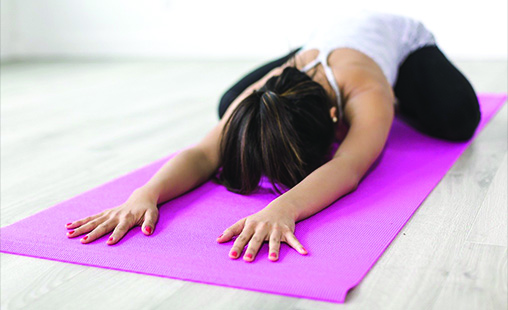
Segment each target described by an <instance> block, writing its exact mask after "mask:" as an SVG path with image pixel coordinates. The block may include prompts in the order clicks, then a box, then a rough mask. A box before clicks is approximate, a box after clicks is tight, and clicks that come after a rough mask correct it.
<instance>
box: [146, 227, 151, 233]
mask: <svg viewBox="0 0 508 310" xmlns="http://www.w3.org/2000/svg"><path fill="white" fill-rule="evenodd" d="M145 230H146V231H147V232H148V233H149V234H151V233H152V228H151V227H150V226H146V227H145Z"/></svg>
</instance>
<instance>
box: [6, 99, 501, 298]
mask: <svg viewBox="0 0 508 310" xmlns="http://www.w3.org/2000/svg"><path fill="white" fill-rule="evenodd" d="M479 98H480V104H481V109H482V121H481V123H480V126H479V128H478V129H477V132H476V135H477V134H478V133H479V132H480V131H481V130H482V128H483V127H484V126H485V124H486V123H487V122H488V121H489V119H490V118H491V117H492V116H493V115H494V114H495V112H496V111H497V110H498V109H499V108H500V107H501V106H502V104H503V103H504V102H505V100H506V95H499V94H483V95H481V96H479ZM473 139H474V138H473ZM471 141H472V140H471ZM471 141H469V142H464V143H455V142H447V141H442V140H438V139H435V138H431V137H428V136H425V135H423V134H421V133H419V132H417V131H416V130H414V129H413V128H411V127H409V126H408V125H406V124H405V123H403V122H401V121H400V120H398V119H395V121H394V123H393V127H392V130H391V132H390V136H389V139H388V141H387V144H386V147H385V150H384V152H383V154H382V155H381V157H380V159H379V161H378V163H377V165H375V167H374V168H373V169H371V171H370V172H369V174H368V175H367V176H366V177H365V178H364V179H363V181H362V182H361V183H360V185H359V186H358V188H357V190H356V191H355V192H353V193H351V194H349V195H347V196H345V197H344V198H341V199H339V200H337V201H336V202H334V203H333V204H332V205H331V206H329V207H328V208H326V209H324V210H323V211H321V212H319V213H317V214H316V215H314V216H312V217H310V218H308V219H305V220H303V221H301V222H299V223H297V224H296V231H295V235H296V236H297V238H298V239H299V240H300V241H301V242H302V244H303V245H304V246H305V248H306V249H307V251H308V252H309V254H308V255H305V256H303V255H301V254H299V253H297V252H296V251H295V250H294V249H292V248H291V247H289V246H288V245H287V244H285V243H282V244H281V251H280V258H279V261H278V262H275V263H274V262H271V261H269V260H268V259H267V252H268V243H266V242H265V244H264V245H263V247H262V248H261V249H260V251H259V253H258V255H257V257H256V259H255V261H254V262H252V263H247V262H245V261H243V260H242V259H241V258H240V259H237V260H232V259H230V258H228V253H229V250H230V249H231V246H232V244H233V241H230V242H227V243H223V244H219V243H217V242H216V238H217V236H219V235H220V234H221V233H222V231H223V230H224V229H226V228H227V227H229V226H231V225H232V224H233V223H235V222H236V221H238V220H239V219H240V218H242V217H245V216H248V215H250V214H252V213H255V212H257V211H258V210H260V209H262V208H264V207H265V206H266V205H267V204H268V203H269V202H270V201H271V200H273V199H274V198H275V197H276V195H275V194H274V193H273V191H271V189H270V187H269V185H267V184H266V183H265V184H264V186H265V190H263V191H262V192H260V193H258V194H254V195H251V196H242V195H238V194H234V193H231V192H228V191H227V190H226V189H225V188H224V187H222V186H219V185H216V184H214V183H212V182H211V181H209V182H206V183H204V184H203V185H202V186H200V187H198V188H196V189H195V190H193V191H191V192H189V193H187V194H185V195H183V196H181V197H178V198H176V199H174V200H172V201H170V202H167V203H166V204H163V205H161V206H160V219H159V222H158V224H157V227H156V229H155V232H154V234H153V235H151V236H149V237H147V236H145V235H144V234H143V233H142V232H141V231H140V228H139V227H136V228H134V229H132V230H130V231H129V232H128V233H127V234H126V236H125V237H124V238H123V239H122V240H121V241H120V242H119V243H117V244H116V245H114V246H108V245H107V244H106V243H105V242H106V240H107V238H108V237H109V235H110V234H107V235H105V236H103V237H102V238H101V239H98V240H95V241H94V242H92V243H89V244H81V243H80V242H79V239H80V238H74V239H69V238H67V236H66V232H67V230H66V229H65V227H64V226H65V224H66V223H67V222H69V221H72V220H77V219H80V218H83V217H85V216H88V215H92V214H95V213H98V212H100V211H102V210H104V209H106V208H111V207H113V206H116V205H118V204H121V203H122V202H124V201H125V200H126V199H127V198H128V197H129V195H130V194H131V192H132V191H133V190H134V189H136V188H138V187H139V186H141V185H143V184H144V183H145V182H146V181H148V180H149V179H150V177H151V176H152V175H153V174H154V173H155V172H156V171H157V170H158V169H159V168H160V167H161V166H162V165H163V164H164V163H165V162H166V161H167V160H168V159H169V158H170V157H172V156H174V155H175V154H176V153H174V154H171V155H168V156H166V157H164V158H161V159H159V160H157V161H156V162H153V163H151V164H148V165H146V166H144V167H141V168H139V169H137V170H135V171H132V172H130V173H128V174H126V175H124V176H121V177H119V178H117V179H114V180H112V181H110V182H108V183H105V184H103V185H101V186H99V187H96V188H93V189H91V190H89V191H86V192H84V193H82V194H80V195H78V196H76V197H73V198H71V199H68V200H66V201H63V202H61V203H59V204H57V205H55V206H53V207H51V208H48V209H46V210H43V211H41V212H39V213H36V214H34V215H32V216H30V217H28V218H26V219H23V220H21V221H18V222H16V223H14V224H12V225H9V226H6V227H2V228H1V230H0V241H1V248H0V251H1V252H4V253H12V254H19V255H27V256H32V257H39V258H44V259H50V260H57V261H62V262H69V263H75V264H81V265H89V266H96V267H102V268H108V269H116V270H122V271H129V272H136V273H142V274H147V275H155V276H162V277H168V278H174V279H183V280H189V281H194V282H202V283H208V284H215V285H222V286H229V287H235V288H243V289H249V290H255V291H261V292H267V293H274V294H282V295H288V296H296V297H303V298H310V299H318V300H324V301H331V302H344V299H345V297H346V294H347V292H348V290H349V289H350V288H352V287H354V286H356V285H357V284H358V283H359V282H360V281H361V279H362V278H363V277H364V276H365V275H366V273H367V272H368V271H369V270H370V269H371V268H372V267H373V265H374V264H375V262H376V261H377V260H378V258H379V257H380V256H381V255H382V253H383V252H384V250H385V249H386V248H387V247H388V245H389V244H390V243H391V241H392V240H393V239H394V238H395V236H396V235H397V233H398V232H399V231H400V229H401V228H402V227H403V226H404V224H405V223H406V222H407V221H408V219H409V218H410V217H411V215H412V214H413V213H414V212H415V210H416V209H417V208H418V206H419V205H420V204H421V203H422V201H423V200H424V199H425V197H426V196H427V195H428V194H429V193H430V192H431V191H432V189H433V188H434V187H435V186H436V185H437V184H438V183H439V181H440V180H441V179H442V177H443V176H444V175H445V174H446V172H447V171H448V170H449V169H450V168H451V166H452V165H453V163H454V162H455V161H456V160H457V158H458V157H459V156H460V155H461V153H462V152H463V151H464V150H465V149H466V147H467V146H468V145H469V144H470V142H471ZM34 231H36V232H37V234H34V233H33V232H34Z"/></svg>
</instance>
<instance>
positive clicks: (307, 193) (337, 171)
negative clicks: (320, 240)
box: [274, 87, 394, 221]
mask: <svg viewBox="0 0 508 310" xmlns="http://www.w3.org/2000/svg"><path fill="white" fill-rule="evenodd" d="M345 113H346V116H347V118H348V120H349V123H350V127H349V131H348V133H347V135H346V137H345V139H344V140H343V141H342V143H341V144H340V146H339V148H338V150H337V152H336V153H335V155H334V157H333V159H332V160H330V161H329V162H327V163H326V164H324V165H322V166H321V167H319V168H318V169H316V170H314V171H313V172H312V173H311V174H309V175H308V176H307V177H306V178H305V179H303V180H302V181H301V182H300V183H298V184H297V185H296V186H294V187H293V188H292V189H290V190H289V191H287V192H286V193H284V194H283V195H281V196H279V197H278V198H277V199H276V200H279V201H278V202H277V203H275V204H274V205H275V206H276V207H280V208H290V209H291V211H292V214H293V215H294V218H295V221H299V220H302V219H305V218H307V217H309V216H311V215H313V214H315V213H317V212H319V211H321V210H322V209H324V208H326V207H327V206H329V205H330V204H331V203H333V202H334V201H335V200H337V199H338V198H340V197H342V196H344V195H345V194H347V193H349V192H351V191H354V190H355V189H356V187H357V185H358V183H359V182H360V180H361V178H362V177H363V176H364V174H365V173H366V172H367V170H368V169H369V167H370V166H371V165H372V164H373V163H374V161H375V160H376V158H377V157H378V156H379V154H380V153H381V151H382V150H383V147H384V145H385V143H386V139H387V137H388V133H389V131H390V128H391V125H392V121H393V117H394V108H393V94H392V92H390V91H389V90H387V89H386V88H383V87H371V88H369V89H366V90H363V91H361V92H358V93H356V94H354V96H352V97H350V98H349V100H348V103H347V108H346V111H345Z"/></svg>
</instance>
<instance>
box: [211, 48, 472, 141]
mask: <svg viewBox="0 0 508 310" xmlns="http://www.w3.org/2000/svg"><path fill="white" fill-rule="evenodd" d="M300 49H301V47H299V48H297V49H295V50H293V51H291V52H290V53H289V54H288V55H286V56H284V57H281V58H279V59H276V60H273V61H270V62H268V63H266V64H264V65H263V66H261V67H259V68H257V69H255V70H253V71H252V72H250V73H249V74H247V75H246V76H244V77H243V78H242V79H240V81H238V82H237V83H236V84H235V85H233V86H232V87H231V88H230V89H229V90H227V91H226V92H225V93H224V94H223V95H222V98H221V100H220V103H219V118H222V116H223V115H224V113H225V112H226V109H227V108H228V106H229V105H230V104H231V102H232V101H233V100H234V99H235V98H236V97H237V96H238V95H240V94H241V93H242V92H243V91H244V90H245V89H246V88H247V87H248V86H250V85H251V84H253V83H254V82H256V81H258V80H259V79H261V78H262V77H263V76H265V75H266V74H267V73H268V72H270V71H271V70H272V69H273V68H275V67H278V66H280V65H282V64H284V63H285V62H286V61H287V60H288V59H289V58H290V57H291V56H293V55H294V54H295V53H296V52H298V51H299V50H300ZM398 70H399V71H398V78H397V81H396V83H395V86H394V87H393V90H394V93H395V97H397V99H398V103H399V112H400V113H399V114H400V116H401V119H403V120H404V121H405V122H406V123H408V124H410V125H411V126H413V127H414V128H416V129H417V130H419V131H421V132H423V133H425V134H428V135H430V136H433V137H437V138H441V139H446V140H452V141H464V140H468V139H470V138H471V137H472V135H473V134H474V131H475V129H476V127H477V126H478V123H479V122H480V107H479V104H478V99H477V97H476V94H475V91H474V90H473V87H472V86H471V84H470V83H469V81H468V80H467V79H466V78H465V77H464V75H463V74H462V73H461V72H460V71H459V70H458V69H457V68H456V67H455V66H454V65H453V64H452V63H451V62H450V61H449V60H448V59H447V58H446V56H445V55H444V54H443V53H442V52H441V50H440V49H439V48H438V47H437V46H435V45H430V46H425V47H422V48H420V49H418V50H416V51H414V52H412V53H411V54H409V56H408V57H407V58H406V59H405V60H404V61H403V63H402V64H401V65H400V67H399V69H398Z"/></svg>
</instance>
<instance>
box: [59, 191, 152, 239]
mask: <svg viewBox="0 0 508 310" xmlns="http://www.w3.org/2000/svg"><path fill="white" fill-rule="evenodd" d="M158 218H159V209H158V208H157V202H156V201H154V199H151V198H150V197H149V196H148V195H146V194H143V193H142V192H139V191H134V193H133V194H132V195H131V196H130V197H129V199H128V200H127V201H126V202H124V203H123V204H121V205H119V206H117V207H114V208H111V209H106V210H104V211H102V212H101V213H98V214H95V215H92V216H89V217H86V218H83V219H80V220H77V221H75V222H72V223H69V224H67V225H66V228H68V229H73V230H71V231H69V232H68V233H67V237H69V238H74V237H77V236H80V235H82V234H86V236H84V238H82V239H81V243H84V244H85V243H90V242H92V241H94V240H95V239H98V238H100V237H102V236H103V235H105V234H107V233H109V232H110V231H112V230H114V231H113V234H111V236H110V238H109V239H108V241H106V244H110V245H111V244H115V243H117V242H118V241H119V240H120V239H122V238H123V236H124V235H125V234H126V233H127V232H128V231H129V230H130V229H131V228H132V227H134V226H140V225H141V231H142V232H143V233H144V234H145V235H147V236H149V235H151V234H152V233H153V231H154V229H155V224H156V223H157V220H158Z"/></svg>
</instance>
